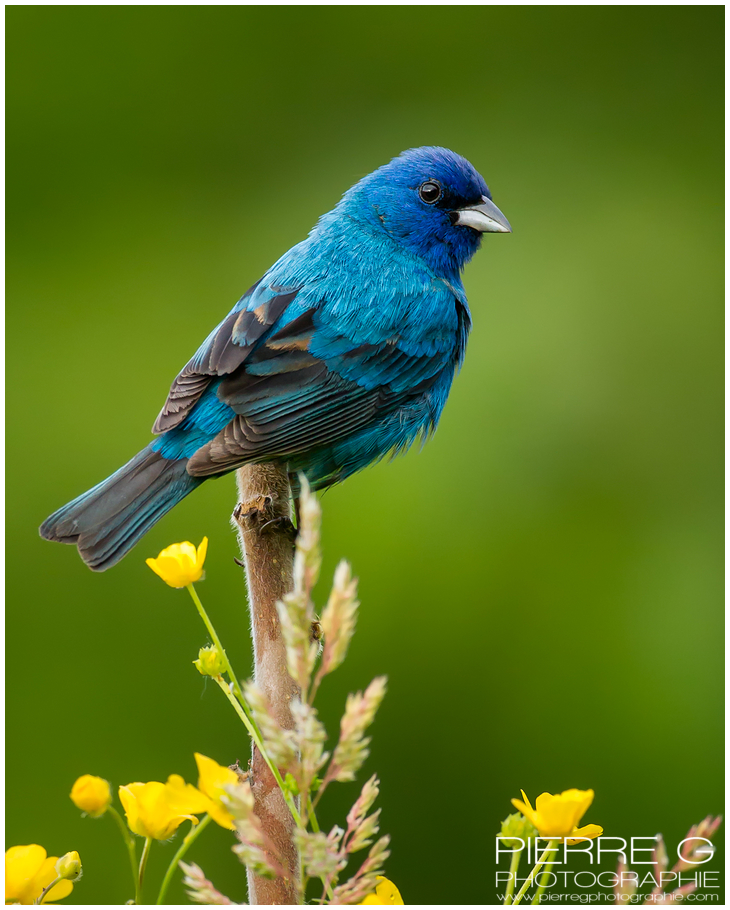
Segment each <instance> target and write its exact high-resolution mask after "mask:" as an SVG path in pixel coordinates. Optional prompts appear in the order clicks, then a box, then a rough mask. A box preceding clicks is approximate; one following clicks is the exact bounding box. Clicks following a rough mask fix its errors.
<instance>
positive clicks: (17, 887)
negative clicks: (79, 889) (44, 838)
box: [5, 844, 78, 904]
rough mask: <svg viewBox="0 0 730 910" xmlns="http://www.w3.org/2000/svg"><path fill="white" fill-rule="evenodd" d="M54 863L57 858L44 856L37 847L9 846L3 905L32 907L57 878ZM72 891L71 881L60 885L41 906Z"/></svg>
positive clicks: (53, 889)
mask: <svg viewBox="0 0 730 910" xmlns="http://www.w3.org/2000/svg"><path fill="white" fill-rule="evenodd" d="M77 855H78V854H77ZM57 860H58V857H57V856H46V851H45V850H44V849H43V847H39V846H38V844H28V845H27V846H23V847H11V848H10V849H9V850H8V851H7V852H6V853H5V903H6V904H32V903H33V902H34V901H35V900H36V898H38V897H40V895H41V893H42V891H43V889H44V888H47V887H48V885H50V884H51V882H52V881H54V880H55V879H57V878H58V875H57V874H56V869H55V864H56V861H57ZM72 891H73V884H72V883H71V882H69V881H63V882H59V883H58V884H57V885H55V886H54V887H53V888H51V890H50V891H49V892H48V894H47V895H46V896H45V897H44V898H43V903H44V904H45V903H48V901H60V900H62V899H63V898H64V897H68V895H69V894H70V893H71V892H72Z"/></svg>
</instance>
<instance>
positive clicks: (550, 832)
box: [535, 791, 582, 837]
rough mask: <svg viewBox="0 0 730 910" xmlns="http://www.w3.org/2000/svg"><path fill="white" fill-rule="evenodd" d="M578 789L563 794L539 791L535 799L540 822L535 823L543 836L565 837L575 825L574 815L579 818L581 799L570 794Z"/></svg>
mask: <svg viewBox="0 0 730 910" xmlns="http://www.w3.org/2000/svg"><path fill="white" fill-rule="evenodd" d="M577 792H579V791H566V793H565V794H563V793H561V794H556V795H555V796H553V795H552V794H551V793H541V794H540V795H539V796H538V798H537V799H536V800H535V806H536V808H537V814H538V815H539V816H540V824H539V825H538V824H536V823H535V827H536V828H537V829H538V830H539V832H540V834H541V835H542V836H543V837H565V836H566V835H568V834H570V833H571V831H572V830H573V828H574V827H575V823H576V817H577V818H578V819H580V809H581V805H582V803H581V801H580V800H578V799H576V798H574V797H573V796H572V794H573V793H577Z"/></svg>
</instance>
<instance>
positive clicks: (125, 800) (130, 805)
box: [119, 783, 149, 837]
mask: <svg viewBox="0 0 730 910" xmlns="http://www.w3.org/2000/svg"><path fill="white" fill-rule="evenodd" d="M142 787H144V784H140V783H134V784H127V786H126V787H120V788H119V801H120V802H121V804H122V808H123V809H124V814H125V815H126V816H127V825H129V830H130V831H133V832H134V833H135V834H139V835H140V837H149V835H148V833H147V831H146V830H145V828H144V827H143V826H142V825H141V824H140V819H139V807H138V805H137V794H138V793H139V791H140V788H142Z"/></svg>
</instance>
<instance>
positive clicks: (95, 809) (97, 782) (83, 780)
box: [70, 774, 112, 818]
mask: <svg viewBox="0 0 730 910" xmlns="http://www.w3.org/2000/svg"><path fill="white" fill-rule="evenodd" d="M70 796H71V799H72V800H73V802H74V805H76V806H77V807H78V808H79V809H81V811H82V812H85V813H86V814H87V815H90V816H91V817H92V818H99V817H100V816H102V815H103V814H104V813H105V812H106V810H107V809H108V808H109V806H110V805H111V802H112V788H111V787H110V786H109V781H106V780H104V778H103V777H94V775H93V774H82V776H81V777H79V779H78V780H77V781H76V783H75V784H74V785H73V787H72V788H71V793H70Z"/></svg>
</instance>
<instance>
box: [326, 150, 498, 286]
mask: <svg viewBox="0 0 730 910" xmlns="http://www.w3.org/2000/svg"><path fill="white" fill-rule="evenodd" d="M338 209H340V210H341V211H344V213H346V214H347V215H349V217H351V218H355V219H356V220H364V221H367V222H368V223H369V224H370V225H372V226H374V227H375V228H376V229H380V230H383V231H385V232H386V233H387V234H389V235H390V236H391V237H392V238H393V239H394V240H395V241H396V242H398V243H400V244H402V245H403V246H404V247H406V248H407V249H408V250H409V251H410V252H412V253H415V254H416V255H417V256H419V257H420V258H421V259H423V260H425V262H426V263H427V264H428V265H429V266H430V267H431V268H432V269H433V270H434V271H435V272H436V273H437V274H439V275H443V276H444V277H449V276H451V275H454V274H458V272H459V271H460V270H461V269H462V268H463V267H464V265H466V263H467V262H468V261H469V259H471V257H472V256H473V255H474V253H475V252H476V251H477V249H478V248H479V244H480V242H481V238H482V234H484V233H487V232H495V233H509V232H511V230H512V228H511V227H510V224H509V222H508V221H507V219H506V218H505V217H504V215H503V214H502V213H501V212H500V210H499V209H498V208H497V206H496V205H495V204H494V203H493V202H492V195H491V193H490V192H489V188H488V187H487V184H486V183H485V182H484V178H483V177H482V176H481V174H479V173H478V172H477V171H476V170H475V169H474V168H473V167H472V165H471V164H470V163H469V162H468V161H467V160H466V158H462V157H461V155H457V154H456V153H455V152H451V151H449V149H444V148H435V147H433V148H432V147H423V148H416V149H409V150H408V151H407V152H403V153H402V154H401V155H399V156H398V157H397V158H394V159H393V160H392V161H391V162H389V163H388V164H386V165H384V166H383V167H381V168H378V170H377V171H374V172H373V173H372V174H369V175H368V176H367V177H364V178H363V179H362V180H361V181H360V182H359V183H357V184H356V185H355V186H354V187H353V188H352V189H351V190H349V191H348V192H347V193H346V194H345V196H344V197H343V200H342V202H341V203H340V206H338Z"/></svg>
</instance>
